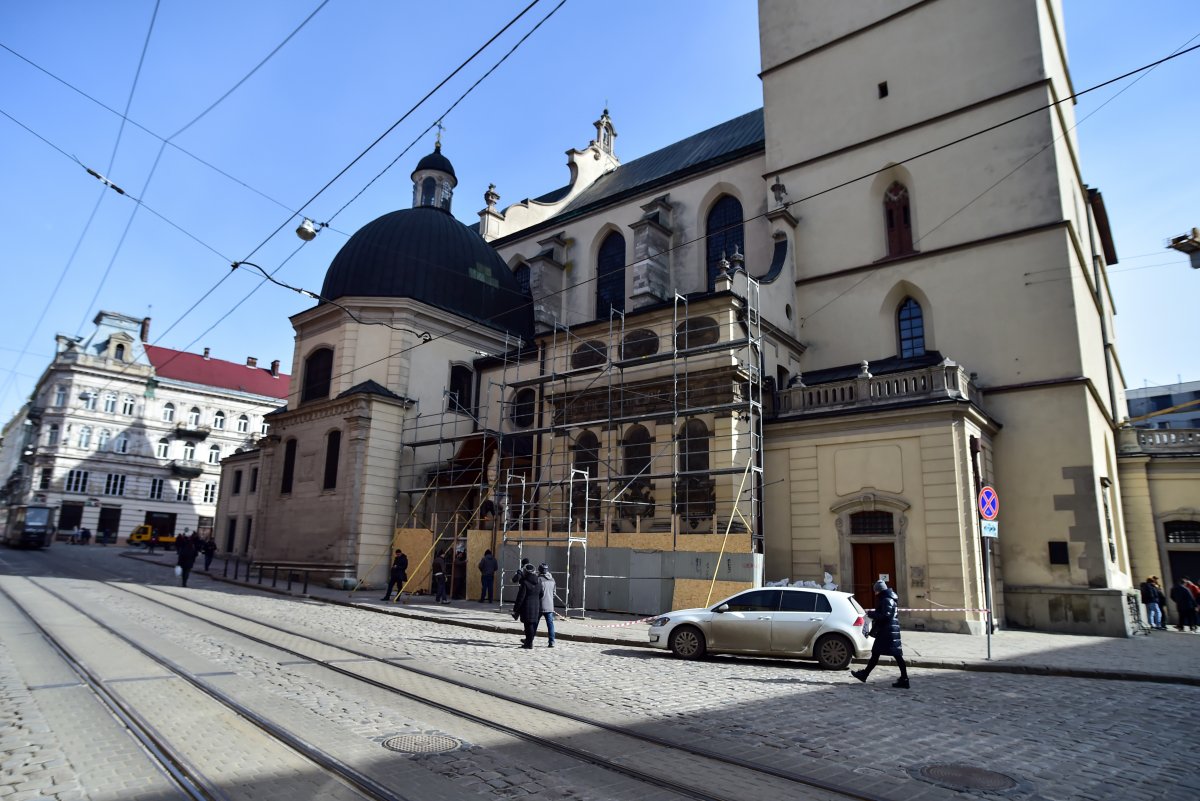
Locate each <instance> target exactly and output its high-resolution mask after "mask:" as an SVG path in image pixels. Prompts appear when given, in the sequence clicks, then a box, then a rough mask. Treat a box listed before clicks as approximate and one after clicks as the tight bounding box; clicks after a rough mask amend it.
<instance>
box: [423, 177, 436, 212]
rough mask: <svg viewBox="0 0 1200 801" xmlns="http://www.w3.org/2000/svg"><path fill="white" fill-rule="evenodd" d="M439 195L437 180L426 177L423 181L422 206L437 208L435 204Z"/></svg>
mask: <svg viewBox="0 0 1200 801" xmlns="http://www.w3.org/2000/svg"><path fill="white" fill-rule="evenodd" d="M436 195H437V179H436V178H434V177H433V176H432V175H430V176H426V178H425V180H423V181H421V205H422V206H436V205H437V204H436V203H435V202H434V200H435V196H436Z"/></svg>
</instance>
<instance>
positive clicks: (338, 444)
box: [321, 431, 342, 490]
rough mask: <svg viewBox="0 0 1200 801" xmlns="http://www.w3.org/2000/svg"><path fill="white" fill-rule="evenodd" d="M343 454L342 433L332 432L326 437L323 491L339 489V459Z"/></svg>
mask: <svg viewBox="0 0 1200 801" xmlns="http://www.w3.org/2000/svg"><path fill="white" fill-rule="evenodd" d="M341 452H342V432H341V431H330V432H329V434H328V435H327V436H326V437H325V481H324V482H323V483H322V485H321V487H322V489H327V490H331V489H337V474H338V457H339V456H340V454H341Z"/></svg>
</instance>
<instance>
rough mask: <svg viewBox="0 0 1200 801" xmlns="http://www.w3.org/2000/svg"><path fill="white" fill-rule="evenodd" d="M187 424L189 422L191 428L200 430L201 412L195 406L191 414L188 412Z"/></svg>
mask: <svg viewBox="0 0 1200 801" xmlns="http://www.w3.org/2000/svg"><path fill="white" fill-rule="evenodd" d="M187 422H188V426H189V427H191V428H199V427H200V410H199V409H197V408H196V407H195V406H193V407H192V410H191V411H190V412H188V417H187Z"/></svg>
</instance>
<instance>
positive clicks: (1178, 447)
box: [1118, 428, 1200, 454]
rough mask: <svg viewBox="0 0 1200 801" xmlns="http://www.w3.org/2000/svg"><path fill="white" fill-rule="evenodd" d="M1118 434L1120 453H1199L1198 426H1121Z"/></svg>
mask: <svg viewBox="0 0 1200 801" xmlns="http://www.w3.org/2000/svg"><path fill="white" fill-rule="evenodd" d="M1118 436H1119V443H1120V444H1119V449H1120V452H1121V453H1146V454H1155V453H1169V454H1184V453H1194V454H1200V429H1198V428H1122V429H1121V430H1120V431H1119V432H1118Z"/></svg>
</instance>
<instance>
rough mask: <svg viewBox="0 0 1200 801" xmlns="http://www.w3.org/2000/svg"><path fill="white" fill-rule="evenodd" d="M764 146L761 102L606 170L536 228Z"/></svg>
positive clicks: (551, 198) (552, 196) (550, 197)
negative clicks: (758, 105)
mask: <svg viewBox="0 0 1200 801" xmlns="http://www.w3.org/2000/svg"><path fill="white" fill-rule="evenodd" d="M765 147H766V133H765V130H764V128H763V110H762V109H761V108H760V109H755V110H754V111H751V112H749V113H746V114H743V115H742V116H740V117H735V118H733V119H732V120H729V121H728V122H723V123H721V124H720V125H715V126H713V127H712V128H709V129H708V130H707V131H701V132H700V133H698V134H693V135H692V136H689V137H688V138H686V139H682V140H680V141H678V142H675V143H674V144H671V145H667V146H666V147H664V148H661V149H659V150H656V151H654V152H653V153H648V154H646V155H645V156H642V157H641V158H637V159H634V160H633V161H630V162H628V163H626V164H622V165H621V166H620V167H617V168H616V169H615V170H613V171H611V172H608V173H605V174H604V175H602V176H600V178H598V179H597V180H596V182H595V183H593V184H592V185H591V186H589V187H588V188H587V189H585V190H584V191H583V192H582V193H580V195H579V196H578V197H576V198H575V199H574V200H572V201H571V202H570V203H569V204H567V207H566V208H565V209H563V210H562V212H560V213H559V214H557V215H555V216H554V217H553V218H552V219H550V220H547V221H546V222H544V223H540V224H538V225H537V226H535V228H543V227H547V228H548V227H553V226H555V225H560V224H562V223H563V222H565V221H566V220H568V219H570V218H572V217H579V216H582V215H584V214H587V213H589V212H592V211H595V210H597V209H600V208H603V207H605V206H608V205H611V204H614V203H618V202H621V201H623V200H626V199H628V198H630V197H636V196H638V195H643V194H646V193H647V192H651V191H653V190H655V189H656V188H658V187H661V186H666V185H669V184H672V183H676V182H678V181H679V180H680V179H681V178H683V177H684V176H687V175H690V174H694V173H700V172H704V171H705V170H709V169H712V168H713V167H716V166H719V165H721V164H725V163H727V162H730V161H735V160H737V159H740V158H744V157H746V156H749V155H753V154H754V153H757V152H760V151H762V150H763V149H764V148H765ZM569 190H570V187H569V186H568V187H560V188H558V189H555V190H553V191H551V192H547V193H546V194H544V195H541V196H540V197H538V198H536V201H537V202H540V203H552V202H555V201H557V200H559V199H561V198H563V197H565V196H566V193H567V192H568V191H569ZM531 230H533V229H532V228H527V229H524V230H521V231H517V232H516V233H514V234H511V235H509V236H506V237H501V238H500V239H499V240H497V241H496V242H495V243H493V244H499V243H503V242H506V241H508V240H509V239H516V238H520V237H524V236H526V235H528V234H529V232H530V231H531Z"/></svg>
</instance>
